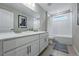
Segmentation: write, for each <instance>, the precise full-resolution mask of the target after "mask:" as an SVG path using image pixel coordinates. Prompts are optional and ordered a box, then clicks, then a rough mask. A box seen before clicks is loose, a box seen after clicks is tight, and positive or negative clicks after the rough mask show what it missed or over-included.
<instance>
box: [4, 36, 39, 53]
mask: <svg viewBox="0 0 79 59" xmlns="http://www.w3.org/2000/svg"><path fill="white" fill-rule="evenodd" d="M36 39H39V35H33V36H27V37H21V38H17V39H11V40H7V41H3V48H4V49H3V52H6V51H8V50H11V49H14V48H16V47H18V46H22V45H24V44H26V43H29V42H31V41H33V40H36Z"/></svg>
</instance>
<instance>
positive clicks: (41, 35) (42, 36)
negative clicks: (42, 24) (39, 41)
mask: <svg viewBox="0 0 79 59" xmlns="http://www.w3.org/2000/svg"><path fill="white" fill-rule="evenodd" d="M47 36H48V35H47V33H43V34H40V38H45V37H47Z"/></svg>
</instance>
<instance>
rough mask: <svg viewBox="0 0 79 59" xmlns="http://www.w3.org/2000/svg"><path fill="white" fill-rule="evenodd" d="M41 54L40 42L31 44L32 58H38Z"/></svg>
mask: <svg viewBox="0 0 79 59" xmlns="http://www.w3.org/2000/svg"><path fill="white" fill-rule="evenodd" d="M38 54H39V40H36V41H33V43H31V56H36V55H38Z"/></svg>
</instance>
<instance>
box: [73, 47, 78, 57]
mask: <svg viewBox="0 0 79 59" xmlns="http://www.w3.org/2000/svg"><path fill="white" fill-rule="evenodd" d="M73 48H74V50H75V53H76V54H77V56H79V52H78V50H77V49H76V47H75V46H73Z"/></svg>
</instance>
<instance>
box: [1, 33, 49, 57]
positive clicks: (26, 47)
mask: <svg viewBox="0 0 79 59" xmlns="http://www.w3.org/2000/svg"><path fill="white" fill-rule="evenodd" d="M47 45H48V39H47V33H46V32H45V33H38V34H33V35H28V36H21V37H13V38H9V39H5V40H0V55H3V56H36V55H39V54H40V52H42V51H43V50H44V49H45V48H46V47H47Z"/></svg>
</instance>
